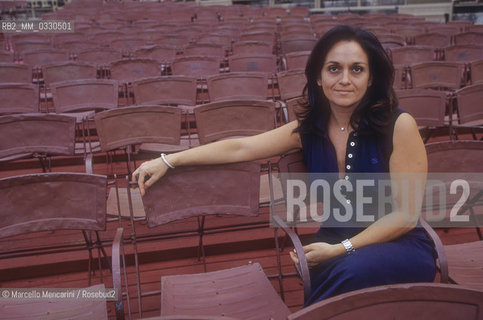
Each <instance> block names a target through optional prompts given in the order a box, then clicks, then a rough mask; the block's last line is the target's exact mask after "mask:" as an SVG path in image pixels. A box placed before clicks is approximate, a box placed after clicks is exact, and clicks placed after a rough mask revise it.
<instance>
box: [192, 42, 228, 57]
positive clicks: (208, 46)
mask: <svg viewBox="0 0 483 320" xmlns="http://www.w3.org/2000/svg"><path fill="white" fill-rule="evenodd" d="M183 55H184V56H211V57H219V58H220V59H221V58H223V57H224V56H225V49H224V46H223V45H221V44H217V43H193V44H189V45H188V46H187V47H185V48H184V49H183Z"/></svg>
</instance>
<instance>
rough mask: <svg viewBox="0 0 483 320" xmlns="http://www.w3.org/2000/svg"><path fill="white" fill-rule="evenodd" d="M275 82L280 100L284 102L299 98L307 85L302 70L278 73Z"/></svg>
mask: <svg viewBox="0 0 483 320" xmlns="http://www.w3.org/2000/svg"><path fill="white" fill-rule="evenodd" d="M277 80H278V89H279V90H280V98H281V99H282V100H284V101H286V100H289V99H292V98H296V97H301V96H302V94H303V90H304V87H305V84H306V83H307V79H306V78H305V71H304V69H298V70H292V71H284V72H279V73H277Z"/></svg>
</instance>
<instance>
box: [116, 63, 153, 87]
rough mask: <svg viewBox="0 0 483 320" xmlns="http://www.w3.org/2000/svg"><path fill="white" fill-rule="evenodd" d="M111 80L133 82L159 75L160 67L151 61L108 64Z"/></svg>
mask: <svg viewBox="0 0 483 320" xmlns="http://www.w3.org/2000/svg"><path fill="white" fill-rule="evenodd" d="M109 70H110V74H111V79H113V80H118V81H120V82H124V83H127V82H133V81H135V80H139V79H142V78H147V77H158V76H160V75H161V65H160V63H159V62H158V61H156V60H152V59H127V60H119V61H114V62H111V63H110V64H109Z"/></svg>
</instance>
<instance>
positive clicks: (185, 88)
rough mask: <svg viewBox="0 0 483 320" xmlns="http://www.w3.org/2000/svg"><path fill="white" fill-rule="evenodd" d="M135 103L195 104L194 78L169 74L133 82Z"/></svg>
mask: <svg viewBox="0 0 483 320" xmlns="http://www.w3.org/2000/svg"><path fill="white" fill-rule="evenodd" d="M133 91H134V101H135V102H136V104H138V105H139V104H176V105H187V106H194V105H196V78H191V77H184V76H169V77H155V78H146V79H142V80H139V81H134V82H133Z"/></svg>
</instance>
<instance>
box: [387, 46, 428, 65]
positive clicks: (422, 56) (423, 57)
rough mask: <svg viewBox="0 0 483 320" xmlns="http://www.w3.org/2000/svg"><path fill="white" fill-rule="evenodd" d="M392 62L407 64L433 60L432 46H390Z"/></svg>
mask: <svg viewBox="0 0 483 320" xmlns="http://www.w3.org/2000/svg"><path fill="white" fill-rule="evenodd" d="M391 57H392V62H393V64H399V65H409V64H413V63H417V62H424V61H433V60H434V57H435V53H434V48H432V47H428V46H406V47H397V48H391Z"/></svg>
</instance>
